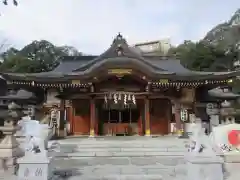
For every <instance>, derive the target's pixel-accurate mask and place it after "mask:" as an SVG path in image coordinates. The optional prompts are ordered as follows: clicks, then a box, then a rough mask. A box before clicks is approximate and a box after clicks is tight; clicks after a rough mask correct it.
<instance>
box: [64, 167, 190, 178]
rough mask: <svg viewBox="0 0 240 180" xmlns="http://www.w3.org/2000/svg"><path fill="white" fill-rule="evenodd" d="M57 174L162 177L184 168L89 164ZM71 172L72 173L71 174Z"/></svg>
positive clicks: (172, 174) (178, 172) (80, 176)
mask: <svg viewBox="0 0 240 180" xmlns="http://www.w3.org/2000/svg"><path fill="white" fill-rule="evenodd" d="M59 172H60V173H59V174H64V173H65V172H67V173H68V174H70V175H72V177H70V178H69V179H72V180H73V179H75V178H76V177H78V178H79V179H84V180H85V179H131V178H133V179H135V178H136V179H137V178H138V179H142V177H144V179H157V178H158V179H164V180H167V179H169V178H174V177H176V176H178V177H179V175H180V176H181V175H182V176H183V175H185V174H186V169H184V168H180V166H177V167H173V166H169V167H168V166H162V165H155V166H133V165H128V166H117V165H114V166H113V165H107V166H89V167H84V168H78V169H74V170H72V171H71V170H69V171H67V170H66V171H65V172H64V170H63V169H62V170H61V171H59ZM71 173H72V174H71Z"/></svg>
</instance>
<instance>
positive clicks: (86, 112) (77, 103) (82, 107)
mask: <svg viewBox="0 0 240 180" xmlns="http://www.w3.org/2000/svg"><path fill="white" fill-rule="evenodd" d="M89 130H90V101H89V100H88V99H81V100H74V101H73V133H74V134H75V135H89Z"/></svg>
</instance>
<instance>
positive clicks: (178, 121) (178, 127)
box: [174, 102, 182, 134]
mask: <svg viewBox="0 0 240 180" xmlns="http://www.w3.org/2000/svg"><path fill="white" fill-rule="evenodd" d="M174 108H175V122H176V130H177V133H178V134H180V131H181V129H182V126H181V125H182V122H181V115H180V113H181V107H180V104H179V103H177V102H175V104H174Z"/></svg>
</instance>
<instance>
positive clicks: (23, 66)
mask: <svg viewBox="0 0 240 180" xmlns="http://www.w3.org/2000/svg"><path fill="white" fill-rule="evenodd" d="M80 55H82V53H81V52H79V51H77V50H76V48H74V47H71V46H61V47H58V46H54V45H53V44H51V43H50V42H48V41H46V40H41V41H33V42H32V43H30V44H28V45H26V46H25V47H23V48H22V49H21V50H17V49H15V48H10V49H8V50H7V51H5V52H3V53H2V55H1V57H2V59H3V62H2V64H1V65H0V70H1V71H3V72H18V73H22V72H23V73H39V72H46V71H51V70H53V69H54V68H55V67H56V66H57V65H58V64H59V60H60V58H61V57H63V56H80Z"/></svg>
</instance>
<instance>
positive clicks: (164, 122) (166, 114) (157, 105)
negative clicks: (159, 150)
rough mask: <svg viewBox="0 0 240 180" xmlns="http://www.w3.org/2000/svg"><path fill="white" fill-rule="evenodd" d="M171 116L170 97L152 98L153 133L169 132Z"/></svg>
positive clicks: (151, 120)
mask: <svg viewBox="0 0 240 180" xmlns="http://www.w3.org/2000/svg"><path fill="white" fill-rule="evenodd" d="M170 117H171V103H170V101H169V100H168V99H155V100H150V129H151V134H153V135H154V134H155V135H164V134H168V131H169V130H168V129H169V123H170Z"/></svg>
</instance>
